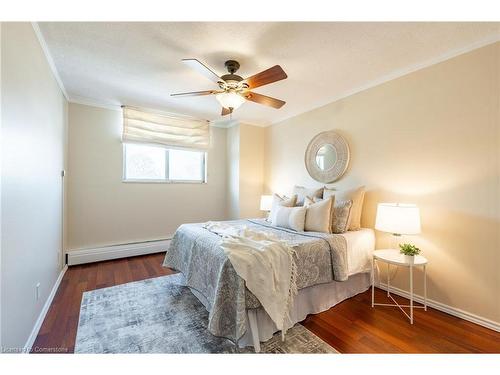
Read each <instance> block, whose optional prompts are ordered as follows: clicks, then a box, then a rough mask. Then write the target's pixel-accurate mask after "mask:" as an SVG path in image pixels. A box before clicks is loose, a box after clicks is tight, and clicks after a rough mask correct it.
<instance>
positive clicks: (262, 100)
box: [245, 91, 286, 109]
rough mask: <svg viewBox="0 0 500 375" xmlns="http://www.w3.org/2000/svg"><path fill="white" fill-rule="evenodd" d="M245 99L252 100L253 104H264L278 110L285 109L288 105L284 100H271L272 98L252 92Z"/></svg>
mask: <svg viewBox="0 0 500 375" xmlns="http://www.w3.org/2000/svg"><path fill="white" fill-rule="evenodd" d="M245 99H246V100H250V101H251V102H255V103H259V104H264V105H267V106H269V107H273V108H276V109H279V108H281V107H283V106H284V105H285V103H286V102H284V101H283V100H279V99H276V98H271V97H270V96H266V95H262V94H257V93H255V92H251V91H250V92H248V93H246V94H245Z"/></svg>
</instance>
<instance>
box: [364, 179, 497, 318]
mask: <svg viewBox="0 0 500 375" xmlns="http://www.w3.org/2000/svg"><path fill="white" fill-rule="evenodd" d="M493 183H494V181H493V179H491V178H487V179H483V180H477V181H470V182H469V183H468V184H463V185H459V186H454V187H453V188H448V189H442V190H439V191H430V187H429V185H427V186H425V189H423V190H422V193H421V194H416V193H413V194H401V193H400V192H394V191H388V190H383V189H372V190H368V191H367V192H366V195H365V201H364V206H363V217H362V226H363V227H368V228H374V226H375V216H376V210H377V204H378V203H381V202H400V203H415V204H417V205H418V206H419V208H420V213H421V221H422V233H421V234H420V235H416V236H402V238H401V242H409V243H413V244H415V245H416V246H418V247H420V248H421V250H422V255H424V256H425V257H426V258H427V259H428V260H429V265H428V273H427V277H428V280H427V282H428V291H429V294H428V297H429V298H430V299H436V300H438V301H439V302H441V303H444V304H447V305H451V306H456V305H457V301H459V300H461V301H463V300H464V299H466V300H468V301H470V304H471V307H470V308H468V309H467V308H465V310H468V311H474V310H476V311H477V310H482V311H497V315H500V312H499V311H498V305H499V302H500V297H497V299H496V300H495V298H493V299H492V293H491V290H492V288H493V290H497V291H498V288H499V287H500V285H498V279H495V278H494V277H493V276H492V275H495V274H496V273H497V272H498V271H496V270H497V269H498V265H499V263H500V256H499V254H498V249H499V245H500V244H499V243H498V235H497V234H498V233H499V231H500V219H499V218H497V217H495V206H494V205H495V204H494V201H493V200H492V205H491V209H490V210H489V211H486V212H484V209H483V212H481V209H480V207H477V206H476V205H475V202H476V201H477V199H484V200H487V199H488V198H489V197H488V196H487V194H485V196H483V197H481V196H478V192H477V189H478V188H477V187H478V186H485V185H486V186H488V184H490V186H491V184H493ZM443 185H444V184H443ZM467 194H469V196H470V197H471V199H470V201H462V202H460V201H458V197H463V196H466V195H467ZM472 197H474V198H472ZM490 198H491V197H490ZM452 205H453V209H452V208H451V206H452ZM482 206H483V207H484V205H482ZM493 238H496V239H497V241H496V242H494V241H493V242H492V240H491V239H493ZM376 239H377V243H376V248H379V249H380V248H388V247H391V235H390V234H388V233H382V232H379V231H376ZM485 259H488V261H486V262H485V261H484V260H485ZM450 271H451V272H450ZM381 272H382V278H383V279H382V280H385V277H386V274H385V267H384V268H381ZM415 277H416V279H415V287H416V293H417V294H421V295H422V294H423V287H422V282H423V273H422V272H421V271H420V270H417V272H416V274H415ZM457 279H459V280H460V282H457ZM384 282H385V281H384ZM393 283H394V285H396V286H398V287H400V288H402V289H408V271H407V270H405V269H400V270H399V271H398V273H397V275H396V277H395V280H394V281H393ZM463 285H470V286H471V287H470V288H463ZM478 291H482V292H479V293H478ZM499 317H500V316H497V318H496V319H497V321H498V318H499ZM490 318H492V319H495V317H492V316H490Z"/></svg>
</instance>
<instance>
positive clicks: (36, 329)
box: [23, 266, 68, 353]
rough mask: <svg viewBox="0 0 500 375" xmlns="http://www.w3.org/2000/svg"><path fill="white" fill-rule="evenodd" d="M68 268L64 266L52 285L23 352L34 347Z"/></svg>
mask: <svg viewBox="0 0 500 375" xmlns="http://www.w3.org/2000/svg"><path fill="white" fill-rule="evenodd" d="M67 269H68V266H64V268H63V269H62V270H61V272H60V273H59V276H58V277H57V280H56V282H55V283H54V286H53V287H52V290H51V291H50V294H49V296H48V297H47V300H46V301H45V304H44V305H43V308H42V311H40V315H38V319H37V320H36V322H35V325H34V326H33V329H32V330H31V334H30V336H29V337H28V340H27V341H26V344H25V345H24V348H23V353H29V352H30V351H31V348H32V347H33V344H34V343H35V340H36V337H37V336H38V332H39V331H40V328H41V327H42V323H43V321H44V320H45V316H46V315H47V312H48V311H49V308H50V305H51V304H52V300H53V299H54V296H55V295H56V292H57V289H58V288H59V285H60V284H61V281H62V279H63V277H64V274H65V273H66V270H67Z"/></svg>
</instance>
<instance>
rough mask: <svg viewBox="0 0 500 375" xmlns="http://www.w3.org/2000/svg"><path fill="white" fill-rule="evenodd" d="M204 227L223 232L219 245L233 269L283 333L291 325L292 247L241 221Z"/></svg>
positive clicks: (293, 263)
mask: <svg viewBox="0 0 500 375" xmlns="http://www.w3.org/2000/svg"><path fill="white" fill-rule="evenodd" d="M205 228H206V229H208V230H210V231H211V232H214V233H217V234H219V235H221V236H222V242H221V248H222V249H223V250H224V252H225V253H226V255H227V256H228V258H229V261H230V262H231V264H232V265H233V267H234V270H235V271H236V273H237V274H238V275H239V276H240V277H241V278H242V279H243V280H245V284H246V287H247V288H248V289H249V290H250V291H251V292H252V293H253V294H254V295H255V296H256V297H257V298H258V299H259V301H260V303H261V305H262V307H263V308H264V310H265V311H266V312H267V314H268V315H269V316H270V318H271V319H272V320H273V322H274V323H275V324H276V327H277V328H278V330H281V332H282V337H284V335H285V333H286V331H287V329H288V328H291V327H292V326H293V323H292V319H291V317H290V306H292V303H293V298H294V296H295V295H296V294H297V285H296V277H297V270H296V264H295V260H294V251H295V250H294V249H293V248H292V247H291V246H289V245H287V243H286V242H285V241H281V240H279V239H277V238H276V237H275V236H273V235H272V234H270V233H266V232H263V231H256V230H251V229H248V228H247V227H246V226H244V225H239V226H235V225H228V224H225V223H221V222H208V223H207V224H206V225H205Z"/></svg>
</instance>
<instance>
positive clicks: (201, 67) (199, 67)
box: [182, 59, 222, 83]
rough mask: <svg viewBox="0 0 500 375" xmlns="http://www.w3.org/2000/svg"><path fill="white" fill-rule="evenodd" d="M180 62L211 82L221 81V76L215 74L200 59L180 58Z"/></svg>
mask: <svg viewBox="0 0 500 375" xmlns="http://www.w3.org/2000/svg"><path fill="white" fill-rule="evenodd" d="M182 62H183V63H184V64H186V65H187V66H189V67H190V68H192V69H194V70H196V71H197V72H198V73H200V74H202V75H204V76H205V77H206V78H208V79H209V80H210V81H212V82H215V83H217V82H219V81H222V78H220V77H219V76H218V75H217V74H215V73H214V72H213V70H212V69H210V68H209V67H208V66H206V65H205V64H203V63H202V62H201V61H199V60H196V59H182Z"/></svg>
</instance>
